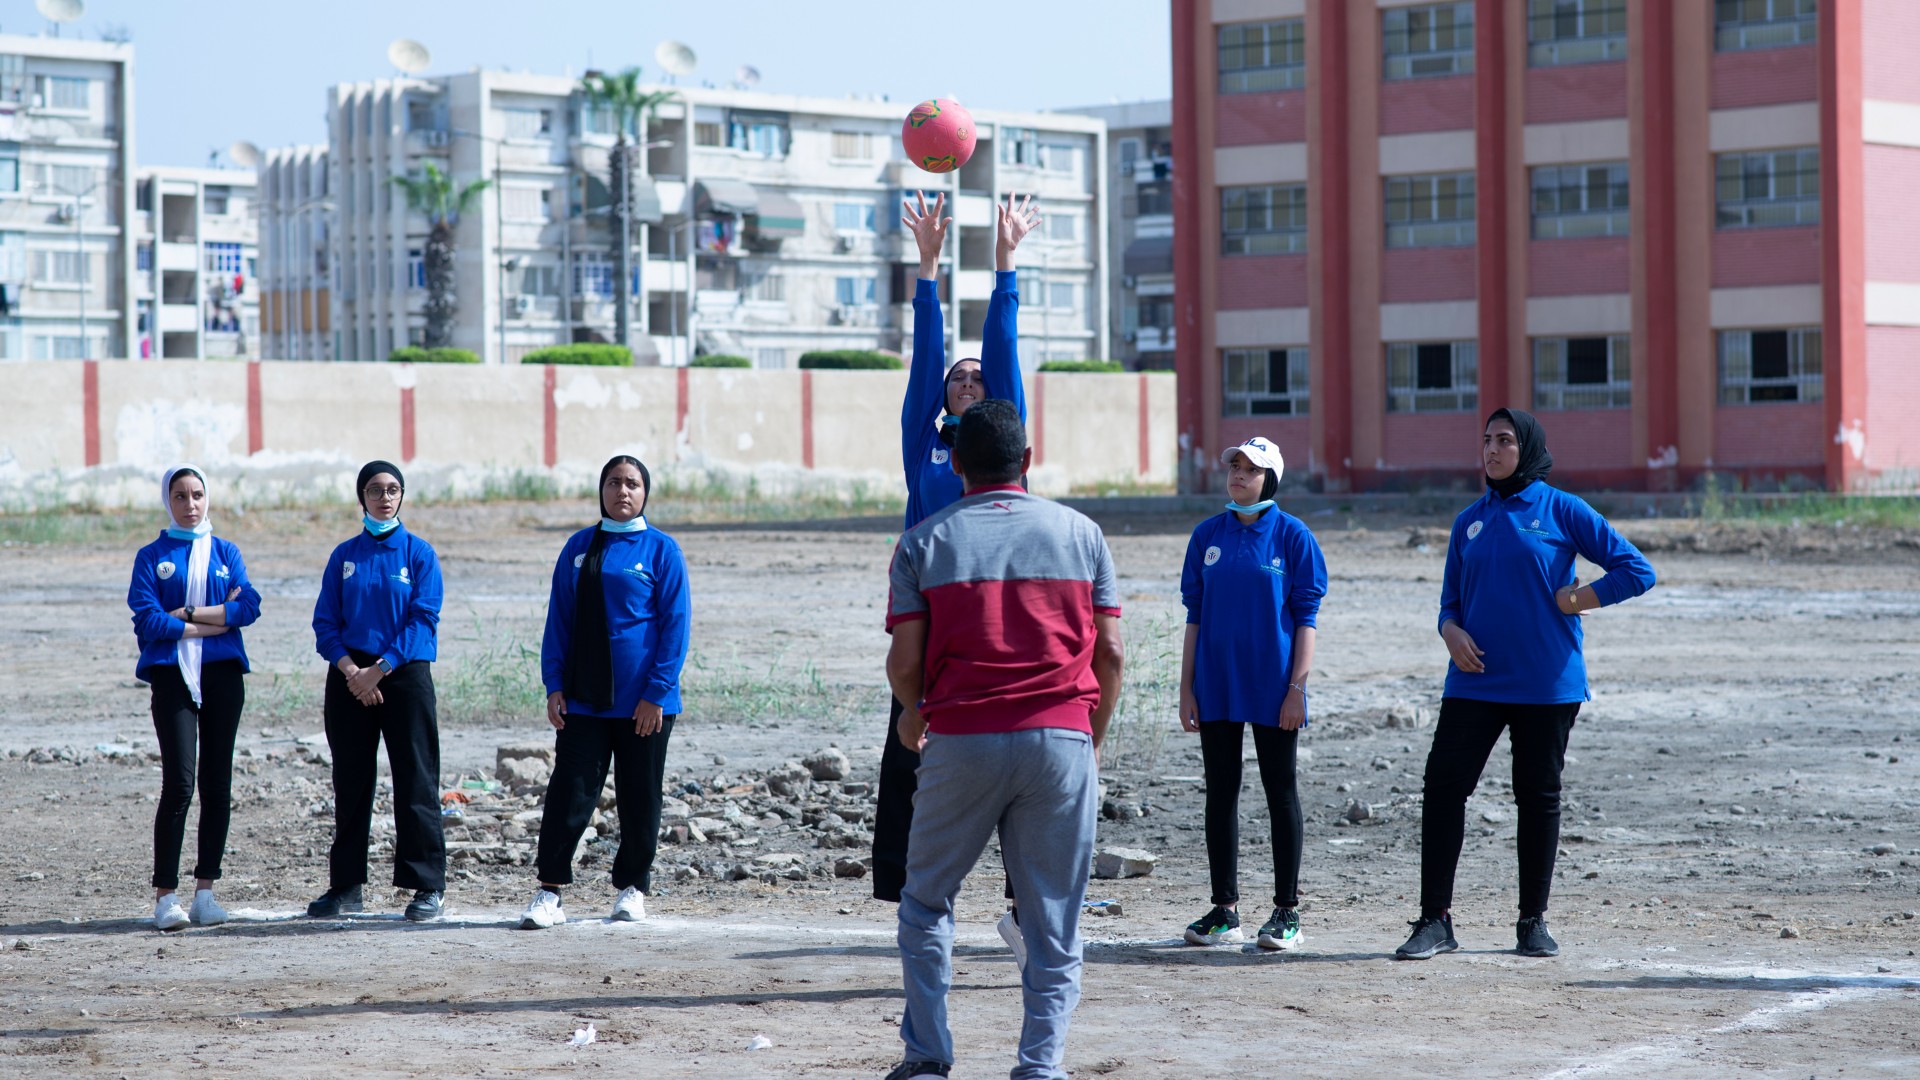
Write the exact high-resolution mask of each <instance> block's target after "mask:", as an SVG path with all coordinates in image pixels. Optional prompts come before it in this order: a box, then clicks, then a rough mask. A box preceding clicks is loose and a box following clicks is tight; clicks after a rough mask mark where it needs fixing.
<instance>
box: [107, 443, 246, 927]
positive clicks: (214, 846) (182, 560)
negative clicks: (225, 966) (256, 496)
mask: <svg viewBox="0 0 1920 1080" xmlns="http://www.w3.org/2000/svg"><path fill="white" fill-rule="evenodd" d="M160 497H161V500H162V505H163V506H165V508H166V510H167V528H166V530H165V531H164V532H162V533H161V534H160V535H159V536H158V537H156V538H154V541H153V543H151V544H148V545H147V546H146V547H143V548H141V549H140V553H139V554H137V555H135V556H134V558H133V579H132V581H131V582H130V583H129V584H128V586H127V607H129V608H131V609H132V610H133V634H134V637H135V638H136V639H138V640H139V642H140V661H139V663H138V664H137V665H136V666H135V668H134V674H135V675H136V676H138V677H139V678H140V679H143V680H145V681H146V682H147V684H148V685H149V686H151V687H152V689H153V730H154V734H155V736H156V737H157V738H158V740H159V743H160V806H159V808H158V809H156V810H155V811H154V815H153V899H154V905H153V924H154V926H156V927H157V928H159V929H161V930H179V929H181V928H182V927H185V926H186V925H187V924H188V923H190V922H191V923H193V924H195V925H197V926H217V925H219V924H220V923H223V922H226V921H227V913H226V911H224V910H223V909H222V908H221V907H220V905H219V903H218V902H216V901H215V900H214V898H213V883H214V882H215V881H216V880H218V879H219V877H220V860H221V857H222V856H223V855H225V854H226V848H227V826H228V823H229V822H230V821H231V820H232V813H233V798H232V792H233V743H234V738H235V736H237V735H238V734H239V731H240V712H241V710H242V709H243V708H244V707H245V706H246V701H247V688H246V685H245V684H244V683H243V682H242V681H241V676H242V675H244V674H246V672H247V671H248V670H249V668H248V666H247V647H246V645H245V643H243V642H242V641H241V640H240V628H241V627H243V626H249V625H252V623H253V621H254V620H255V619H258V618H259V617H260V594H259V593H258V592H255V591H254V588H253V585H252V584H251V583H250V582H248V580H247V566H246V563H244V562H242V561H241V559H240V549H239V548H237V547H235V546H234V545H233V542H232V541H230V540H222V539H221V538H219V537H217V536H215V535H213V527H212V525H211V524H209V522H208V520H207V477H206V474H205V473H202V472H201V471H200V470H199V469H198V468H196V467H194V466H192V465H178V466H175V467H174V468H171V469H168V470H167V473H166V475H165V476H164V477H162V478H161V481H160ZM196 744H197V748H196ZM196 764H197V765H198V768H197V769H196V767H195V766H196ZM196 774H197V775H198V778H199V783H200V842H199V861H198V862H197V863H195V865H194V868H193V876H194V879H195V880H194V893H193V906H192V907H191V908H190V909H183V908H182V907H181V906H180V896H179V893H178V891H177V890H178V889H179V887H180V846H181V844H182V843H183V842H184V840H185V837H186V830H187V810H188V808H189V807H191V806H192V805H193V788H194V780H195V776H196Z"/></svg>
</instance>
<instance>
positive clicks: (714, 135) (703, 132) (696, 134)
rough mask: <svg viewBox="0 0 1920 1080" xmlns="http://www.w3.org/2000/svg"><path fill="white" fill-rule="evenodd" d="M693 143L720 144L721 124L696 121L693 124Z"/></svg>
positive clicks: (698, 144) (696, 144)
mask: <svg viewBox="0 0 1920 1080" xmlns="http://www.w3.org/2000/svg"><path fill="white" fill-rule="evenodd" d="M693 145H695V146H719V145H721V141H720V125H719V124H715V123H708V122H706V121H695V122H694V125H693Z"/></svg>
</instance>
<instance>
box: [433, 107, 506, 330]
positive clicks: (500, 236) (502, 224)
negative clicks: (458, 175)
mask: <svg viewBox="0 0 1920 1080" xmlns="http://www.w3.org/2000/svg"><path fill="white" fill-rule="evenodd" d="M448 134H450V135H457V136H459V137H460V138H463V139H477V140H479V141H480V142H483V143H486V144H487V145H488V146H491V147H493V254H494V260H493V268H494V271H495V276H494V295H495V296H496V297H497V300H496V306H497V307H498V308H499V310H500V318H499V321H498V326H499V335H500V362H501V363H502V364H504V363H506V362H507V273H508V267H507V261H508V260H507V218H506V202H507V198H506V194H507V193H506V189H505V188H504V186H503V177H504V176H505V171H504V169H503V167H502V163H501V160H500V144H501V143H503V142H505V141H506V140H504V139H497V138H494V137H493V136H491V135H482V134H480V133H479V132H477V131H462V130H460V129H459V128H449V129H448ZM449 182H451V181H449Z"/></svg>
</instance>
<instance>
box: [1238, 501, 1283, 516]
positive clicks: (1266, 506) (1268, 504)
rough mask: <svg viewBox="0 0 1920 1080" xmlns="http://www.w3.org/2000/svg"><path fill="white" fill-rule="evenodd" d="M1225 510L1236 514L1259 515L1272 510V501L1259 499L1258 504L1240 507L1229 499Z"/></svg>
mask: <svg viewBox="0 0 1920 1080" xmlns="http://www.w3.org/2000/svg"><path fill="white" fill-rule="evenodd" d="M1227 509H1229V510H1231V511H1233V512H1234V513H1236V514H1259V513H1264V512H1266V511H1268V510H1271V509H1273V500H1272V499H1261V500H1260V501H1259V502H1257V503H1254V504H1253V505H1252V506H1241V505H1240V504H1239V503H1237V502H1234V501H1233V500H1231V499H1229V500H1227Z"/></svg>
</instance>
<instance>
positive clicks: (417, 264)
mask: <svg viewBox="0 0 1920 1080" xmlns="http://www.w3.org/2000/svg"><path fill="white" fill-rule="evenodd" d="M426 287H427V256H426V253H425V252H423V251H421V250H420V249H419V248H408V249H407V288H409V289H424V288H426Z"/></svg>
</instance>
